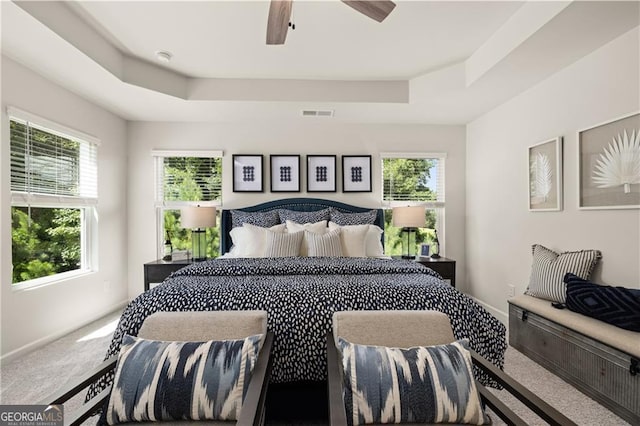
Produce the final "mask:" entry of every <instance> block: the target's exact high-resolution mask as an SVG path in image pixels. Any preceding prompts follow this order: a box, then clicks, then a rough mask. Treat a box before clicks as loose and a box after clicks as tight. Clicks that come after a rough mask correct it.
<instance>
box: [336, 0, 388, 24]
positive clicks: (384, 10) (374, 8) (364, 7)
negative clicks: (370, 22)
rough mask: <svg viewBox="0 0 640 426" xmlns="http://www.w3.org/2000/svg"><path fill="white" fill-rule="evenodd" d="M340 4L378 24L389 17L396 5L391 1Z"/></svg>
mask: <svg viewBox="0 0 640 426" xmlns="http://www.w3.org/2000/svg"><path fill="white" fill-rule="evenodd" d="M342 3H345V4H347V5H349V6H351V7H352V8H354V9H355V10H357V11H358V12H360V13H362V14H363V15H366V16H368V17H369V18H371V19H375V20H376V21H378V22H382V21H384V18H386V17H387V16H389V14H390V13H391V11H392V10H393V8H394V7H396V4H395V3H394V2H392V1H391V0H380V1H376V0H372V1H367V0H342Z"/></svg>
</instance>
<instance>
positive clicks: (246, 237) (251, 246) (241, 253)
mask: <svg viewBox="0 0 640 426" xmlns="http://www.w3.org/2000/svg"><path fill="white" fill-rule="evenodd" d="M267 230H269V231H271V232H277V233H285V232H286V231H287V226H286V225H285V224H284V223H281V224H280V225H274V226H272V227H271V228H261V227H259V226H255V225H251V224H249V223H245V224H244V225H242V226H239V227H237V228H233V229H232V230H231V231H230V232H229V235H230V236H231V241H232V242H233V248H232V249H231V251H230V252H229V255H230V257H264V251H265V249H266V246H267Z"/></svg>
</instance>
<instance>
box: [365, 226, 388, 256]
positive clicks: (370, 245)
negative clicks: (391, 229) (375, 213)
mask: <svg viewBox="0 0 640 426" xmlns="http://www.w3.org/2000/svg"><path fill="white" fill-rule="evenodd" d="M382 233H383V231H382V229H381V228H380V227H379V226H376V225H369V230H368V231H367V235H366V237H365V239H364V250H365V253H366V255H367V257H382V256H384V247H383V246H382Z"/></svg>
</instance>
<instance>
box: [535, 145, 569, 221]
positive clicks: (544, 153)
mask: <svg viewBox="0 0 640 426" xmlns="http://www.w3.org/2000/svg"><path fill="white" fill-rule="evenodd" d="M560 210H562V138H561V137H558V138H555V139H551V140H548V141H545V142H541V143H539V144H537V145H533V146H530V147H529V211H532V212H548V211H560Z"/></svg>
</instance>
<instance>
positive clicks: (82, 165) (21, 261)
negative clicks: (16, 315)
mask: <svg viewBox="0 0 640 426" xmlns="http://www.w3.org/2000/svg"><path fill="white" fill-rule="evenodd" d="M8 115H9V127H10V130H9V137H10V152H11V154H10V155H11V254H12V263H13V273H12V284H13V286H14V288H24V287H31V286H34V285H39V284H44V283H48V282H51V281H54V280H58V279H63V278H65V277H68V276H70V275H74V274H77V273H81V272H88V271H90V270H92V269H94V268H93V265H94V264H95V261H94V259H95V258H96V257H97V253H96V250H93V249H92V244H91V243H92V241H96V238H95V235H94V234H95V232H96V229H97V226H95V223H94V222H95V206H96V204H97V201H98V185H97V174H98V173H97V171H98V170H97V169H98V166H97V145H98V141H97V140H96V139H95V138H93V137H91V136H88V135H84V134H82V133H80V132H77V131H75V130H72V129H68V128H65V127H63V126H61V125H58V124H56V123H52V122H50V121H48V120H45V119H43V118H40V117H36V116H34V115H32V114H29V113H27V112H24V111H20V110H17V109H14V108H9V110H8Z"/></svg>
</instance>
